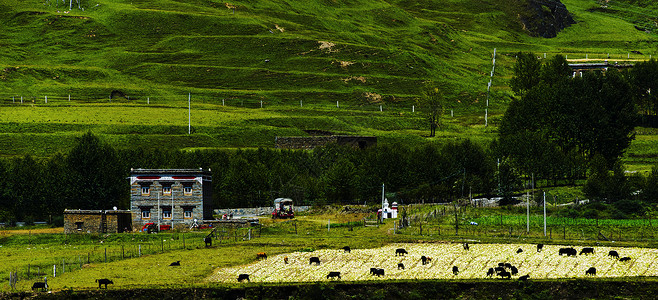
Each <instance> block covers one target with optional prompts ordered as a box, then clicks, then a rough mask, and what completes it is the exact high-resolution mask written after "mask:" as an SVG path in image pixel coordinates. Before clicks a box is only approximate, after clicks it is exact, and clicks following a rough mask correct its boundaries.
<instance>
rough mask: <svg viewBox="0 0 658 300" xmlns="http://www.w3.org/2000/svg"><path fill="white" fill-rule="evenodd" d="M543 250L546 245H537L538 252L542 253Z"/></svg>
mask: <svg viewBox="0 0 658 300" xmlns="http://www.w3.org/2000/svg"><path fill="white" fill-rule="evenodd" d="M541 249H544V244H537V252H541Z"/></svg>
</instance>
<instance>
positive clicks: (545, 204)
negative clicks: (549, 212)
mask: <svg viewBox="0 0 658 300" xmlns="http://www.w3.org/2000/svg"><path fill="white" fill-rule="evenodd" d="M544 236H546V192H544Z"/></svg>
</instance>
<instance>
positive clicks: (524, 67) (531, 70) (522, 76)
mask: <svg viewBox="0 0 658 300" xmlns="http://www.w3.org/2000/svg"><path fill="white" fill-rule="evenodd" d="M540 70H541V62H540V61H539V59H537V56H535V55H534V54H533V53H530V52H519V53H518V54H517V55H516V64H515V65H514V75H513V76H512V79H511V80H510V83H509V85H510V88H512V91H513V92H514V94H516V95H517V96H523V95H524V94H525V93H526V92H527V91H529V90H530V89H531V88H532V87H534V86H536V85H537V84H539V81H540V79H539V76H537V75H538V74H539V71H540Z"/></svg>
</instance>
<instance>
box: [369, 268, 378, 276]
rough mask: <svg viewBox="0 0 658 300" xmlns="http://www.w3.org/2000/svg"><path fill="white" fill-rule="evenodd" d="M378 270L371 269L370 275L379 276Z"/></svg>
mask: <svg viewBox="0 0 658 300" xmlns="http://www.w3.org/2000/svg"><path fill="white" fill-rule="evenodd" d="M377 270H378V269H377V268H370V275H376V274H377Z"/></svg>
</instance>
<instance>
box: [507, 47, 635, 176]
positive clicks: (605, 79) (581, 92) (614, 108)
mask: <svg viewBox="0 0 658 300" xmlns="http://www.w3.org/2000/svg"><path fill="white" fill-rule="evenodd" d="M567 68H568V65H567V64H566V61H565V60H564V59H563V58H560V57H555V58H553V59H551V60H549V61H548V62H547V63H546V65H544V66H543V67H542V71H541V74H539V76H540V78H541V82H540V83H539V84H538V85H536V86H534V87H532V88H530V90H528V91H527V92H526V93H525V94H523V96H522V97H521V99H515V100H514V101H512V102H511V103H510V105H509V107H508V109H507V112H506V113H505V115H504V117H503V120H502V121H501V126H500V131H499V132H500V138H501V141H510V140H512V141H514V140H516V141H520V139H518V138H517V139H514V138H513V137H514V136H515V135H520V134H521V135H526V137H527V136H528V135H535V136H536V139H535V140H536V141H541V140H543V141H544V142H543V143H545V144H546V145H549V146H550V147H548V148H544V149H547V150H551V149H559V150H560V151H561V152H562V153H563V155H564V157H570V156H571V155H572V154H573V153H579V154H580V155H581V156H582V157H585V158H587V159H591V158H592V157H593V156H594V155H595V154H597V153H598V154H600V155H602V156H603V157H604V158H605V159H606V161H607V165H608V167H612V166H613V165H614V163H615V161H616V160H618V159H619V157H620V156H621V155H622V154H623V153H624V151H625V149H626V148H627V147H628V146H629V145H630V142H631V141H632V140H633V138H634V135H633V130H634V126H635V124H636V112H635V106H634V105H633V101H632V97H631V96H630V95H631V93H630V85H629V83H628V80H627V78H626V77H625V76H624V74H621V73H619V72H617V71H616V70H609V71H607V72H606V73H601V72H598V73H594V72H588V73H585V74H584V75H583V76H582V78H581V77H576V78H572V77H571V76H567ZM517 145H518V144H517ZM514 146H516V145H514ZM551 151H552V150H551ZM565 162H566V160H565ZM526 169H527V168H526Z"/></svg>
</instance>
